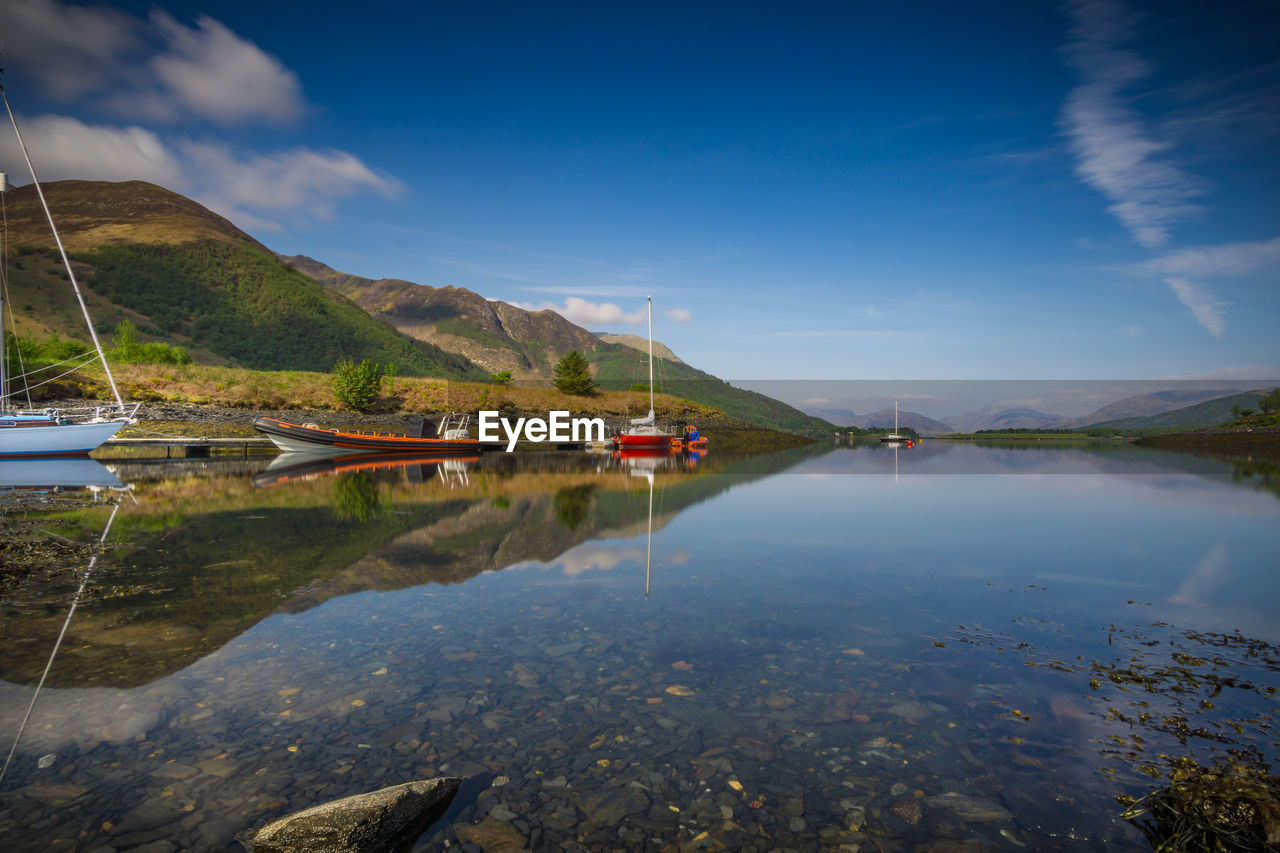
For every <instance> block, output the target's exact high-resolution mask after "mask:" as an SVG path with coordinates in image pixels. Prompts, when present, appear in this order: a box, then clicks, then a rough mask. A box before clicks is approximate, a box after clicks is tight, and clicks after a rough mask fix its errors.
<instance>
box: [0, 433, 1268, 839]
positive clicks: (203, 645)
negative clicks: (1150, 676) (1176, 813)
mask: <svg viewBox="0 0 1280 853" xmlns="http://www.w3.org/2000/svg"><path fill="white" fill-rule="evenodd" d="M299 463H301V464H299ZM687 463H688V460H686V459H685V458H684V457H673V458H659V459H641V460H636V459H627V458H615V457H614V456H611V455H608V454H585V453H562V454H551V453H546V454H490V455H486V456H485V457H483V458H481V459H477V460H473V461H466V462H459V461H458V460H453V461H452V462H451V463H450V464H449V466H448V467H447V468H446V467H443V463H437V462H434V461H429V462H424V461H423V460H422V459H421V458H418V459H406V460H393V459H388V458H385V457H383V458H379V459H369V460H359V459H348V460H345V461H344V460H338V461H336V462H332V463H317V462H316V461H315V460H296V459H295V460H289V459H284V458H281V459H278V460H275V461H270V460H262V461H261V462H253V463H251V464H246V463H242V462H237V463H234V464H232V465H227V466H225V467H222V468H220V467H219V463H218V462H217V461H216V460H215V461H214V462H212V463H204V464H202V465H200V466H187V465H184V464H182V463H171V464H164V465H160V464H133V465H120V466H116V469H115V470H116V472H117V474H118V476H119V477H120V479H122V480H123V481H124V482H127V483H129V484H130V486H131V487H132V494H133V495H134V496H135V497H136V505H134V503H133V502H127V503H126V504H125V505H124V506H123V508H122V509H121V510H120V511H119V516H118V517H117V519H116V521H115V527H114V529H113V532H112V535H111V537H110V540H109V541H108V548H109V551H108V552H107V553H106V554H105V555H104V556H103V558H102V561H101V564H100V566H99V568H98V570H97V571H95V574H94V576H93V578H92V579H91V582H90V584H89V586H88V588H87V590H86V598H85V599H84V600H83V602H82V603H81V605H80V608H79V610H78V611H77V612H76V614H75V618H74V620H73V621H72V623H71V626H70V628H69V630H68V634H67V638H66V640H65V641H64V645H63V648H62V650H61V652H60V654H59V656H58V658H57V660H56V661H55V664H54V666H53V667H52V669H51V670H50V673H49V677H48V680H47V681H46V685H45V690H44V693H43V694H42V695H41V696H40V698H39V701H38V703H37V704H36V706H35V711H34V712H33V716H32V723H31V725H30V726H29V727H28V730H27V732H26V733H25V734H24V739H23V742H22V743H21V744H20V745H19V747H18V749H17V750H16V753H15V759H14V763H13V766H12V768H11V769H10V771H9V776H8V778H6V779H5V781H4V786H3V789H2V790H0V796H2V797H4V800H5V804H6V808H5V810H4V813H3V815H0V833H3V835H4V837H6V838H8V839H14V843H15V844H16V845H17V846H18V847H19V849H25V847H27V846H30V847H34V846H46V845H52V844H55V843H58V842H59V841H62V842H65V843H67V844H69V845H72V846H76V847H80V848H82V849H92V848H93V847H97V846H104V845H109V846H112V847H115V848H117V849H123V848H126V847H129V846H135V845H141V844H145V843H149V842H150V841H155V840H166V841H170V842H172V843H173V844H176V845H178V846H181V847H187V848H191V849H211V848H213V849H221V848H225V847H227V846H231V845H234V844H235V842H234V840H233V839H234V837H235V835H236V834H237V833H239V832H242V831H244V830H246V829H249V828H252V827H253V826H256V825H259V824H261V823H264V822H265V821H267V820H269V819H271V818H274V817H278V816H280V815H282V814H285V813H288V812H290V811H296V810H298V809H301V808H304V807H307V806H310V805H314V804H316V803H318V802H322V801H326V800H329V799H334V798H337V797H341V796H346V795H349V794H353V793H358V792H361V791H367V790H372V789H375V788H378V787H382V786H385V785H390V784H395V783H398V782H402V781H408V780H410V779H414V778H426V777H430V776H435V775H442V774H450V775H462V776H467V777H474V778H476V779H477V780H489V781H491V784H490V785H489V787H483V786H482V787H483V789H482V790H481V791H480V793H479V794H478V795H477V796H476V797H475V798H474V800H473V801H468V803H467V804H466V805H465V806H463V807H461V808H460V809H459V810H457V813H456V814H455V815H454V816H453V817H452V818H451V820H450V822H449V823H448V824H447V825H443V826H439V827H437V828H435V829H434V830H432V831H431V832H429V833H428V835H427V836H426V837H425V838H424V839H423V840H422V841H421V842H420V844H419V847H420V848H421V849H437V848H441V847H443V846H445V844H446V843H447V844H449V845H458V844H470V843H476V844H480V845H481V846H483V847H486V849H487V848H489V847H493V846H504V845H508V846H516V847H521V846H523V847H528V848H530V849H548V848H554V849H559V848H560V847H561V846H562V845H563V844H566V843H567V844H570V845H573V844H581V845H583V846H584V847H586V848H587V849H602V848H609V849H616V848H624V849H648V848H650V847H653V848H655V849H657V848H660V847H662V846H665V845H668V844H675V843H686V842H693V841H694V840H695V839H698V838H699V836H701V835H702V833H706V836H705V837H703V838H702V841H700V842H699V843H702V842H706V841H708V839H711V840H714V842H715V844H718V845H720V846H722V847H724V848H728V849H771V848H773V847H803V848H813V847H819V846H831V847H839V846H840V845H842V844H847V845H854V844H860V845H863V847H864V849H875V848H876V847H879V848H881V849H913V847H914V846H915V845H917V844H920V845H924V846H923V847H922V849H929V845H930V844H936V843H938V842H939V841H951V842H954V845H961V844H963V843H965V842H969V841H975V842H977V843H978V844H980V845H982V846H983V847H984V848H989V849H1006V848H1007V849H1013V848H1014V847H1016V846H1017V845H1020V844H1025V845H1027V846H1029V847H1032V848H1035V849H1063V850H1068V849H1069V850H1087V849H1096V850H1113V849H1121V850H1124V849H1131V850H1141V849H1146V847H1147V842H1146V841H1145V839H1143V838H1142V836H1141V835H1140V834H1139V833H1138V832H1137V831H1136V830H1135V829H1133V828H1132V827H1130V826H1129V825H1128V824H1126V823H1124V822H1123V821H1121V820H1119V819H1118V818H1117V816H1116V813H1117V811H1118V809H1117V807H1116V806H1115V804H1114V800H1113V797H1114V794H1116V793H1119V792H1129V793H1142V792H1143V791H1144V790H1146V789H1148V788H1149V787H1150V785H1151V782H1152V780H1151V778H1150V777H1149V775H1145V774H1144V772H1143V771H1142V769H1141V765H1142V764H1143V763H1144V762H1145V763H1150V762H1155V761H1156V759H1155V756H1156V754H1157V752H1158V750H1164V751H1165V752H1167V753H1170V754H1178V753H1179V750H1180V749H1181V750H1183V751H1184V752H1185V751H1186V750H1193V751H1195V754H1197V755H1199V756H1201V757H1203V756H1205V755H1206V754H1211V753H1212V750H1213V749H1214V746H1213V745H1212V744H1209V745H1205V744H1198V743H1195V742H1194V739H1193V743H1192V744H1191V745H1190V746H1183V745H1180V744H1179V743H1178V741H1177V738H1176V737H1173V736H1170V735H1169V734H1168V733H1167V732H1160V731H1155V732H1151V733H1146V735H1147V740H1148V741H1149V744H1148V745H1147V749H1146V751H1145V752H1143V754H1142V756H1141V760H1136V759H1135V760H1132V761H1126V760H1116V759H1113V758H1110V757H1108V756H1107V755H1104V754H1103V753H1102V752H1100V751H1099V750H1098V749H1097V747H1096V745H1095V744H1092V743H1091V739H1099V740H1101V741H1102V742H1104V743H1105V742H1108V740H1109V739H1111V738H1112V737H1113V736H1116V737H1121V738H1125V739H1127V738H1129V736H1130V734H1131V731H1130V729H1129V728H1128V727H1127V726H1125V725H1124V724H1123V723H1122V722H1120V721H1118V720H1116V719H1115V718H1112V719H1110V720H1109V719H1108V713H1107V711H1106V709H1105V708H1103V707H1102V706H1101V705H1099V704H1098V702H1099V699H1098V693H1097V691H1096V690H1095V689H1093V688H1091V687H1090V683H1089V682H1090V678H1091V677H1096V676H1093V675H1092V670H1091V669H1090V668H1089V667H1088V662H1089V661H1091V660H1092V661H1101V662H1113V661H1115V660H1117V658H1118V657H1123V656H1124V655H1127V654H1131V653H1135V652H1137V651H1142V652H1143V653H1144V654H1148V655H1150V654H1162V652H1160V648H1163V647H1164V646H1168V647H1169V648H1173V647H1174V645H1175V644H1180V645H1178V648H1179V649H1180V653H1182V654H1191V653H1190V652H1188V651H1186V647H1188V644H1189V643H1192V644H1193V643H1195V642H1197V641H1196V640H1195V638H1196V637H1209V636H1219V635H1225V632H1230V631H1233V630H1235V629H1239V630H1240V631H1242V632H1243V635H1247V636H1250V637H1256V638H1257V639H1258V640H1269V641H1275V640H1276V639H1277V637H1274V636H1268V633H1269V632H1273V631H1274V630H1275V628H1274V624H1273V622H1272V617H1271V614H1270V613H1269V612H1268V607H1267V605H1266V603H1268V602H1274V601H1275V600H1280V587H1278V584H1280V581H1277V579H1276V578H1275V577H1274V573H1273V572H1272V571H1271V568H1270V567H1271V560H1270V557H1271V552H1272V550H1273V547H1274V534H1273V533H1272V532H1271V531H1273V530H1274V529H1275V522H1276V521H1277V516H1280V504H1278V503H1277V502H1276V500H1275V497H1274V496H1273V494H1271V492H1270V486H1269V485H1268V483H1269V482H1273V481H1271V480H1268V479H1267V473H1266V472H1265V471H1263V472H1261V473H1259V472H1258V471H1256V470H1253V471H1246V472H1242V471H1241V470H1240V469H1239V468H1235V469H1233V468H1232V467H1231V466H1227V465H1223V464H1221V463H1218V462H1213V461H1211V460H1200V459H1195V458H1193V457H1184V456H1174V455H1171V454H1165V453H1160V452H1158V451H1148V450H1143V449H1141V448H1133V447H1124V446H1117V445H1089V446H1083V447H1082V446H1079V445H1073V446H1069V447H1032V448H1028V447H1027V446H1026V445H1025V444H1023V445H1014V446H979V445H951V444H944V443H942V442H925V443H924V444H923V445H921V446H918V447H913V448H909V449H900V450H895V449H893V448H883V447H880V446H878V445H876V446H873V445H855V446H852V447H851V446H848V445H828V444H822V445H817V446H813V447H809V448H801V449H798V450H794V451H784V452H781V453H776V454H768V455H759V456H747V457H738V458H730V457H720V456H717V455H714V454H713V455H711V456H710V457H708V458H706V459H703V460H701V461H699V462H697V464H695V465H693V466H692V467H690V466H689V465H688V464H687ZM95 464H96V463H95ZM895 465H896V477H895ZM0 474H2V469H0ZM0 500H3V498H2V497H0ZM23 512H24V513H27V514H28V515H29V514H31V513H36V514H37V515H38V513H39V512H40V509H39V507H38V506H34V505H31V504H28V505H26V506H25V507H24V509H23ZM50 512H51V514H50V516H49V520H50V524H52V523H54V520H55V516H54V515H53V514H52V513H56V514H57V515H56V521H57V524H58V525H61V526H59V527H58V528H57V529H58V530H59V531H61V533H60V534H59V535H61V536H63V537H64V538H73V537H77V536H78V537H79V538H80V539H83V540H88V539H90V538H91V537H92V535H93V534H94V532H95V531H99V532H100V531H101V529H102V519H103V518H104V516H103V508H102V507H100V506H98V507H95V506H93V505H92V504H88V505H86V506H84V507H82V508H81V509H78V510H74V511H69V510H67V509H66V508H65V507H58V508H55V509H52V510H50ZM67 534H71V535H70V536H68V535H67ZM67 569H68V570H70V572H71V573H74V570H75V567H74V566H69V567H67ZM69 577H70V575H69V574H68V575H65V576H64V577H59V576H58V575H56V574H55V575H54V576H51V577H50V578H48V579H47V580H46V579H45V578H44V577H43V576H36V575H34V574H33V575H32V576H29V577H28V579H27V580H26V581H25V582H23V584H22V585H21V586H19V587H18V588H17V589H16V590H14V591H12V592H11V593H10V594H9V595H7V596H6V598H5V600H4V610H3V618H4V628H5V631H4V634H3V639H0V651H2V652H3V653H2V654H0V678H3V682H0V732H6V733H7V732H15V731H16V730H17V727H18V724H19V723H20V720H21V716H22V714H23V712H24V711H25V709H26V707H27V706H28V704H30V701H31V695H32V693H31V691H32V689H33V685H34V684H35V683H36V682H37V681H38V680H39V678H40V675H41V672H42V670H43V667H44V664H45V660H46V658H47V656H48V653H49V651H50V649H51V648H52V646H53V643H54V640H55V638H56V636H57V633H58V631H59V629H60V628H61V625H62V622H63V620H64V618H65V616H66V610H67V609H66V606H65V601H66V597H65V596H66V595H67V594H68V593H69V592H70V591H71V590H70V587H71V586H72V585H73V584H71V583H70V581H69V580H67V578H69ZM76 577H78V574H77V575H76ZM1154 626H1163V627H1154ZM1205 632H1223V633H1222V634H1212V633H1205ZM1148 637H1153V638H1154V637H1158V642H1159V643H1160V644H1163V645H1161V646H1150V647H1148V646H1143V645H1142V643H1145V642H1147V638H1148ZM1189 638H1190V639H1189ZM1152 648H1154V649H1155V651H1154V652H1153V651H1151V649H1152ZM1261 648H1263V649H1264V650H1265V649H1266V648H1267V647H1266V646H1265V644H1264V645H1263V646H1261ZM1228 657H1230V656H1228ZM1265 657H1266V653H1265V651H1264V653H1263V655H1262V658H1265ZM1205 659H1206V660H1207V659H1208V658H1207V657H1206V658H1205ZM1054 661H1058V662H1059V663H1060V664H1061V665H1058V666H1055V665H1054V664H1053V662H1054ZM1248 663H1249V660H1248V659H1247V658H1246V657H1242V658H1241V659H1240V660H1236V659H1235V658H1231V659H1229V660H1228V659H1226V658H1224V659H1223V660H1222V661H1221V664H1222V666H1224V667H1225V666H1228V665H1229V666H1231V667H1244V666H1247V665H1248ZM1110 671H1117V670H1114V669H1113V670H1110ZM1240 676H1241V679H1245V678H1251V679H1253V682H1255V683H1256V684H1258V685H1265V684H1267V679H1268V678H1269V677H1270V678H1271V679H1272V681H1274V669H1272V670H1271V675H1268V673H1267V671H1266V669H1265V667H1263V668H1262V671H1261V672H1247V671H1243V672H1242V673H1240ZM1108 701H1111V702H1112V705H1111V707H1113V708H1119V707H1120V706H1119V705H1116V704H1115V697H1111V699H1109V700H1108ZM1215 701H1216V706H1215V707H1214V708H1213V709H1212V710H1211V711H1204V712H1203V713H1205V714H1208V715H1209V719H1208V721H1207V723H1206V725H1216V726H1225V724H1226V723H1227V722H1228V721H1239V720H1263V721H1265V720H1266V719H1267V718H1268V715H1269V714H1272V713H1274V708H1271V707H1270V706H1269V705H1268V704H1267V701H1268V699H1267V696H1266V695H1265V694H1258V693H1256V692H1248V691H1240V690H1225V691H1223V693H1222V695H1221V696H1220V697H1217V699H1216V700H1215ZM1272 701H1273V700H1272ZM1224 730H1225V729H1224ZM1228 734H1230V732H1228ZM1231 737H1233V738H1238V739H1239V741H1240V742H1239V743H1236V744H1234V745H1235V746H1242V745H1251V746H1253V747H1255V748H1256V749H1257V750H1258V751H1259V752H1260V753H1262V754H1265V755H1266V756H1267V757H1268V758H1272V759H1273V758H1274V754H1273V752H1272V750H1274V745H1273V744H1271V743H1267V742H1265V740H1260V739H1259V738H1258V737H1257V735H1256V733H1255V731H1254V729H1252V728H1250V727H1249V726H1247V725H1246V726H1244V727H1243V733H1242V734H1240V735H1238V736H1237V735H1234V734H1232V735H1231ZM1125 743H1126V746H1125V748H1126V749H1130V750H1134V749H1138V750H1141V747H1140V746H1135V745H1134V744H1133V743H1132V742H1131V741H1128V740H1126V742H1125ZM1081 744H1087V746H1086V747H1085V748H1082V747H1081ZM1206 750H1207V752H1206ZM713 846H714V845H713ZM957 849H960V848H959V847H957Z"/></svg>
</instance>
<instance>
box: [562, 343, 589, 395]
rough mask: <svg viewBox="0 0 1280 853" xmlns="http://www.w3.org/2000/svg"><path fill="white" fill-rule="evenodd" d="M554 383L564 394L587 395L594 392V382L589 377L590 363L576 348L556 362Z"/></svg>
mask: <svg viewBox="0 0 1280 853" xmlns="http://www.w3.org/2000/svg"><path fill="white" fill-rule="evenodd" d="M555 383H556V387H557V388H559V389H560V390H561V391H562V392H563V393H565V394H576V395H577V396H579V397H589V396H591V395H592V394H594V393H595V392H596V383H595V382H593V381H592V379H591V365H589V364H587V360H586V359H585V358H584V357H583V355H582V353H580V352H578V351H577V350H574V351H573V352H571V353H569V354H568V355H566V356H565V357H564V358H562V359H560V361H559V362H558V363H557V364H556V367H555Z"/></svg>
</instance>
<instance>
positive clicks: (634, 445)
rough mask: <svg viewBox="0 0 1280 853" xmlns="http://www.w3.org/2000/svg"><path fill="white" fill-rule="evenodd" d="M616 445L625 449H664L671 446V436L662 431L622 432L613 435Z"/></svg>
mask: <svg viewBox="0 0 1280 853" xmlns="http://www.w3.org/2000/svg"><path fill="white" fill-rule="evenodd" d="M613 443H614V446H616V447H618V448H619V449H625V450H638V449H645V448H648V449H662V448H667V447H670V446H671V436H669V435H665V434H662V433H656V434H654V435H631V434H629V433H625V432H624V433H620V434H619V435H615V436H614V437H613Z"/></svg>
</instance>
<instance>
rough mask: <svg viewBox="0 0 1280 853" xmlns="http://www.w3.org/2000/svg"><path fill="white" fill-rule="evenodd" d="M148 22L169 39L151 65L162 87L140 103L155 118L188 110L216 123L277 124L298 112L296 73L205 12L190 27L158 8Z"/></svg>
mask: <svg viewBox="0 0 1280 853" xmlns="http://www.w3.org/2000/svg"><path fill="white" fill-rule="evenodd" d="M152 22H153V23H154V25H155V26H156V27H157V28H158V29H159V31H160V32H161V33H162V34H163V36H164V38H165V39H166V40H167V42H168V50H167V51H166V52H165V53H163V54H161V55H159V56H156V57H154V58H153V59H152V60H151V63H150V65H151V68H152V70H153V71H154V72H155V76H156V80H157V82H158V83H159V84H160V89H159V91H158V92H157V93H156V94H153V95H152V96H151V97H150V98H148V99H146V100H145V101H144V105H145V108H147V109H149V110H154V111H155V115H156V117H158V118H170V117H172V113H175V112H177V111H179V110H186V111H188V112H191V113H194V114H196V115H202V116H205V117H207V118H210V119H212V120H213V121H215V122H218V123H220V124H233V123H236V122H242V121H248V120H253V119H257V120H262V121H267V122H270V123H273V124H280V123H287V122H290V121H292V120H293V119H295V118H297V117H298V116H300V115H301V114H302V112H303V100H302V90H301V87H300V86H299V84H298V77H297V75H296V74H294V73H293V72H292V71H290V70H289V69H287V68H285V67H284V65H283V64H282V63H281V62H280V60H278V59H276V58H275V57H274V56H271V55H270V54H268V53H266V52H265V51H263V50H262V48H260V47H258V46H257V45H255V44H254V43H252V42H250V41H247V40H245V39H242V38H240V37H239V36H237V35H236V34H235V33H233V32H231V30H229V29H227V28H226V27H225V26H223V25H222V24H220V23H219V22H218V21H215V20H214V19H213V18H210V17H209V16H207V15H201V16H200V17H199V18H197V19H196V27H195V28H194V29H192V28H188V27H184V26H183V25H182V24H180V23H178V22H177V21H175V20H174V19H173V18H172V17H170V16H169V15H167V14H165V13H164V12H159V11H157V12H155V13H153V14H152Z"/></svg>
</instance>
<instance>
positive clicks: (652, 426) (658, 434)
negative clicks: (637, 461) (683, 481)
mask: <svg viewBox="0 0 1280 853" xmlns="http://www.w3.org/2000/svg"><path fill="white" fill-rule="evenodd" d="M645 298H646V299H647V300H648V306H649V414H647V415H645V416H644V417H643V418H633V419H632V421H631V426H630V427H628V428H627V429H625V430H622V431H621V432H619V433H618V434H617V435H615V436H614V437H613V444H614V446H615V447H618V448H619V449H632V448H635V449H640V448H656V447H662V448H667V447H670V446H671V444H672V436H671V435H670V434H669V433H667V431H666V430H664V429H662V428H661V427H659V426H658V425H657V424H656V423H655V422H654V414H653V297H652V296H648V297H645Z"/></svg>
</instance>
